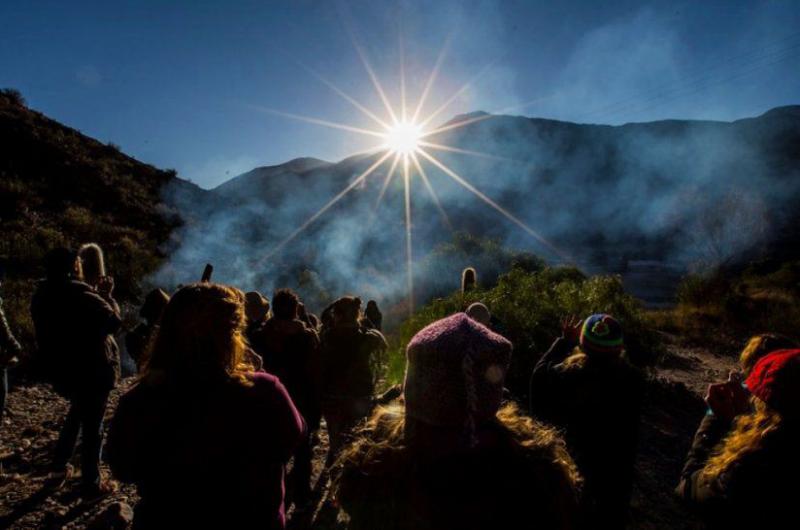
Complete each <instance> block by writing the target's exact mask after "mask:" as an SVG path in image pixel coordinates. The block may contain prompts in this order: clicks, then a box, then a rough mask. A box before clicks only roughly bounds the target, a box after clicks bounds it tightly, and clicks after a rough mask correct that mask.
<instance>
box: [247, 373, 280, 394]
mask: <svg viewBox="0 0 800 530" xmlns="http://www.w3.org/2000/svg"><path fill="white" fill-rule="evenodd" d="M246 378H247V383H248V384H247V385H246V386H245V388H247V389H248V393H251V394H255V395H262V396H264V395H271V396H274V395H276V394H280V393H284V392H286V388H285V387H284V386H283V383H281V380H280V379H278V377H277V376H275V375H272V374H270V373H267V372H263V371H260V372H249V373H248V374H247V375H246Z"/></svg>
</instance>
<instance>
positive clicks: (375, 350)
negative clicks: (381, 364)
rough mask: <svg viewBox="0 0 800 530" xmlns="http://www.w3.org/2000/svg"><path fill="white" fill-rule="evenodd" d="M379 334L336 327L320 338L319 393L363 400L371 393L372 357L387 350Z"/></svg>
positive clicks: (373, 389) (365, 329) (372, 378)
mask: <svg viewBox="0 0 800 530" xmlns="http://www.w3.org/2000/svg"><path fill="white" fill-rule="evenodd" d="M387 347H388V346H387V344H386V339H385V338H384V337H383V335H382V334H381V332H380V331H377V330H374V329H368V328H365V327H362V326H355V325H353V326H336V327H333V328H330V329H328V330H327V331H325V333H324V334H323V337H322V366H323V369H322V384H323V394H324V395H325V396H331V397H346V398H363V397H371V396H372V395H373V394H374V393H375V369H374V361H375V356H376V355H377V354H379V353H381V352H383V351H385V350H386V348H387Z"/></svg>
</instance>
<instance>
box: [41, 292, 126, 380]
mask: <svg viewBox="0 0 800 530" xmlns="http://www.w3.org/2000/svg"><path fill="white" fill-rule="evenodd" d="M112 302H113V301H112ZM115 305H116V303H113V305H112V304H111V303H109V302H108V301H106V300H105V299H103V298H102V297H101V296H100V295H98V294H97V292H96V291H95V290H94V289H92V288H91V287H90V286H89V285H87V284H85V283H83V282H79V281H76V280H63V281H53V280H45V281H43V282H42V283H40V284H39V286H38V287H37V289H36V293H34V295H33V301H32V302H31V315H32V316H33V323H34V327H35V328H36V342H37V344H38V354H39V358H40V360H41V362H42V364H43V365H44V366H43V367H44V369H45V371H46V373H47V374H48V377H49V379H50V381H51V382H52V383H53V386H54V388H55V389H56V390H57V391H58V392H60V393H63V394H65V395H70V394H72V393H74V392H75V391H84V390H87V391H93V390H97V391H108V390H110V389H111V388H113V387H114V385H115V384H116V382H117V378H118V377H119V351H118V348H117V344H116V342H115V341H114V337H113V334H114V333H115V332H116V331H117V330H118V329H119V328H120V326H121V325H122V320H121V319H120V315H119V312H118V311H117V310H116V309H115V308H114V306H115Z"/></svg>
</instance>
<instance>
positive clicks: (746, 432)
mask: <svg viewBox="0 0 800 530" xmlns="http://www.w3.org/2000/svg"><path fill="white" fill-rule="evenodd" d="M751 400H752V402H753V405H754V411H753V412H752V413H750V414H743V415H741V416H739V417H738V418H737V419H736V423H735V424H734V426H733V429H731V432H730V433H728V435H727V436H726V437H725V439H723V440H722V442H720V443H719V444H718V445H717V447H716V448H715V449H714V451H713V452H712V453H711V456H710V458H709V459H708V462H707V463H706V465H705V467H704V468H703V471H702V477H703V479H705V480H708V481H713V480H716V479H718V478H719V477H721V476H722V475H723V474H724V473H725V472H726V471H728V470H729V469H730V468H731V467H732V466H733V465H734V464H735V463H736V462H738V461H739V460H741V458H742V457H744V456H745V455H747V454H750V453H753V452H755V451H757V450H759V449H760V448H761V447H763V444H764V443H765V441H767V440H768V439H769V437H770V435H771V434H773V433H775V432H777V431H779V430H780V428H781V424H782V422H783V418H782V416H781V415H780V414H779V413H778V412H777V411H775V410H773V409H771V408H770V407H769V405H767V404H766V403H764V402H763V401H761V400H760V399H756V398H751Z"/></svg>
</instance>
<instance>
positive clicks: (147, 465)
mask: <svg viewBox="0 0 800 530" xmlns="http://www.w3.org/2000/svg"><path fill="white" fill-rule="evenodd" d="M243 301H244V295H243V294H242V293H241V292H239V291H237V290H236V289H233V288H230V287H226V286H222V285H218V284H213V283H197V284H193V285H188V286H186V287H183V288H182V289H180V290H179V291H178V292H176V293H175V294H174V295H173V296H172V299H171V300H170V302H169V304H168V305H167V308H166V310H165V311H164V315H163V317H162V319H161V325H160V327H159V330H158V334H157V335H156V337H155V342H154V344H153V351H152V356H151V358H150V361H149V363H148V365H147V369H146V372H145V373H144V375H143V376H142V378H141V379H140V381H139V382H138V383H137V384H136V385H135V386H134V387H133V388H132V389H131V390H129V391H128V392H127V393H126V394H125V395H124V396H122V398H120V403H119V407H118V408H117V412H116V414H115V416H114V419H113V421H112V424H111V430H110V433H109V440H108V447H107V454H108V461H109V464H110V466H111V469H112V471H113V473H114V475H115V476H116V477H117V478H119V479H120V480H122V481H125V482H132V483H135V484H136V486H137V489H138V492H139V496H140V501H139V504H138V505H137V506H136V509H135V517H134V523H133V524H134V528H146V529H151V528H268V529H281V528H284V527H285V515H284V505H283V473H284V466H285V465H286V463H287V461H288V460H289V458H290V456H291V455H292V452H293V451H294V448H295V445H296V444H297V442H298V441H299V440H300V438H301V437H302V435H303V431H304V425H303V419H302V417H301V416H300V414H299V413H298V411H297V409H296V408H295V406H294V404H293V403H292V400H291V398H290V397H289V394H288V393H287V392H286V389H285V388H284V386H283V385H282V384H281V383H280V381H278V379H277V378H276V377H274V376H272V375H269V374H266V373H264V372H256V371H254V369H253V367H252V366H251V365H250V364H249V362H248V357H247V355H246V350H247V345H246V344H245V342H244V340H243V339H242V332H243V330H244V327H245V316H244V304H243Z"/></svg>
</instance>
